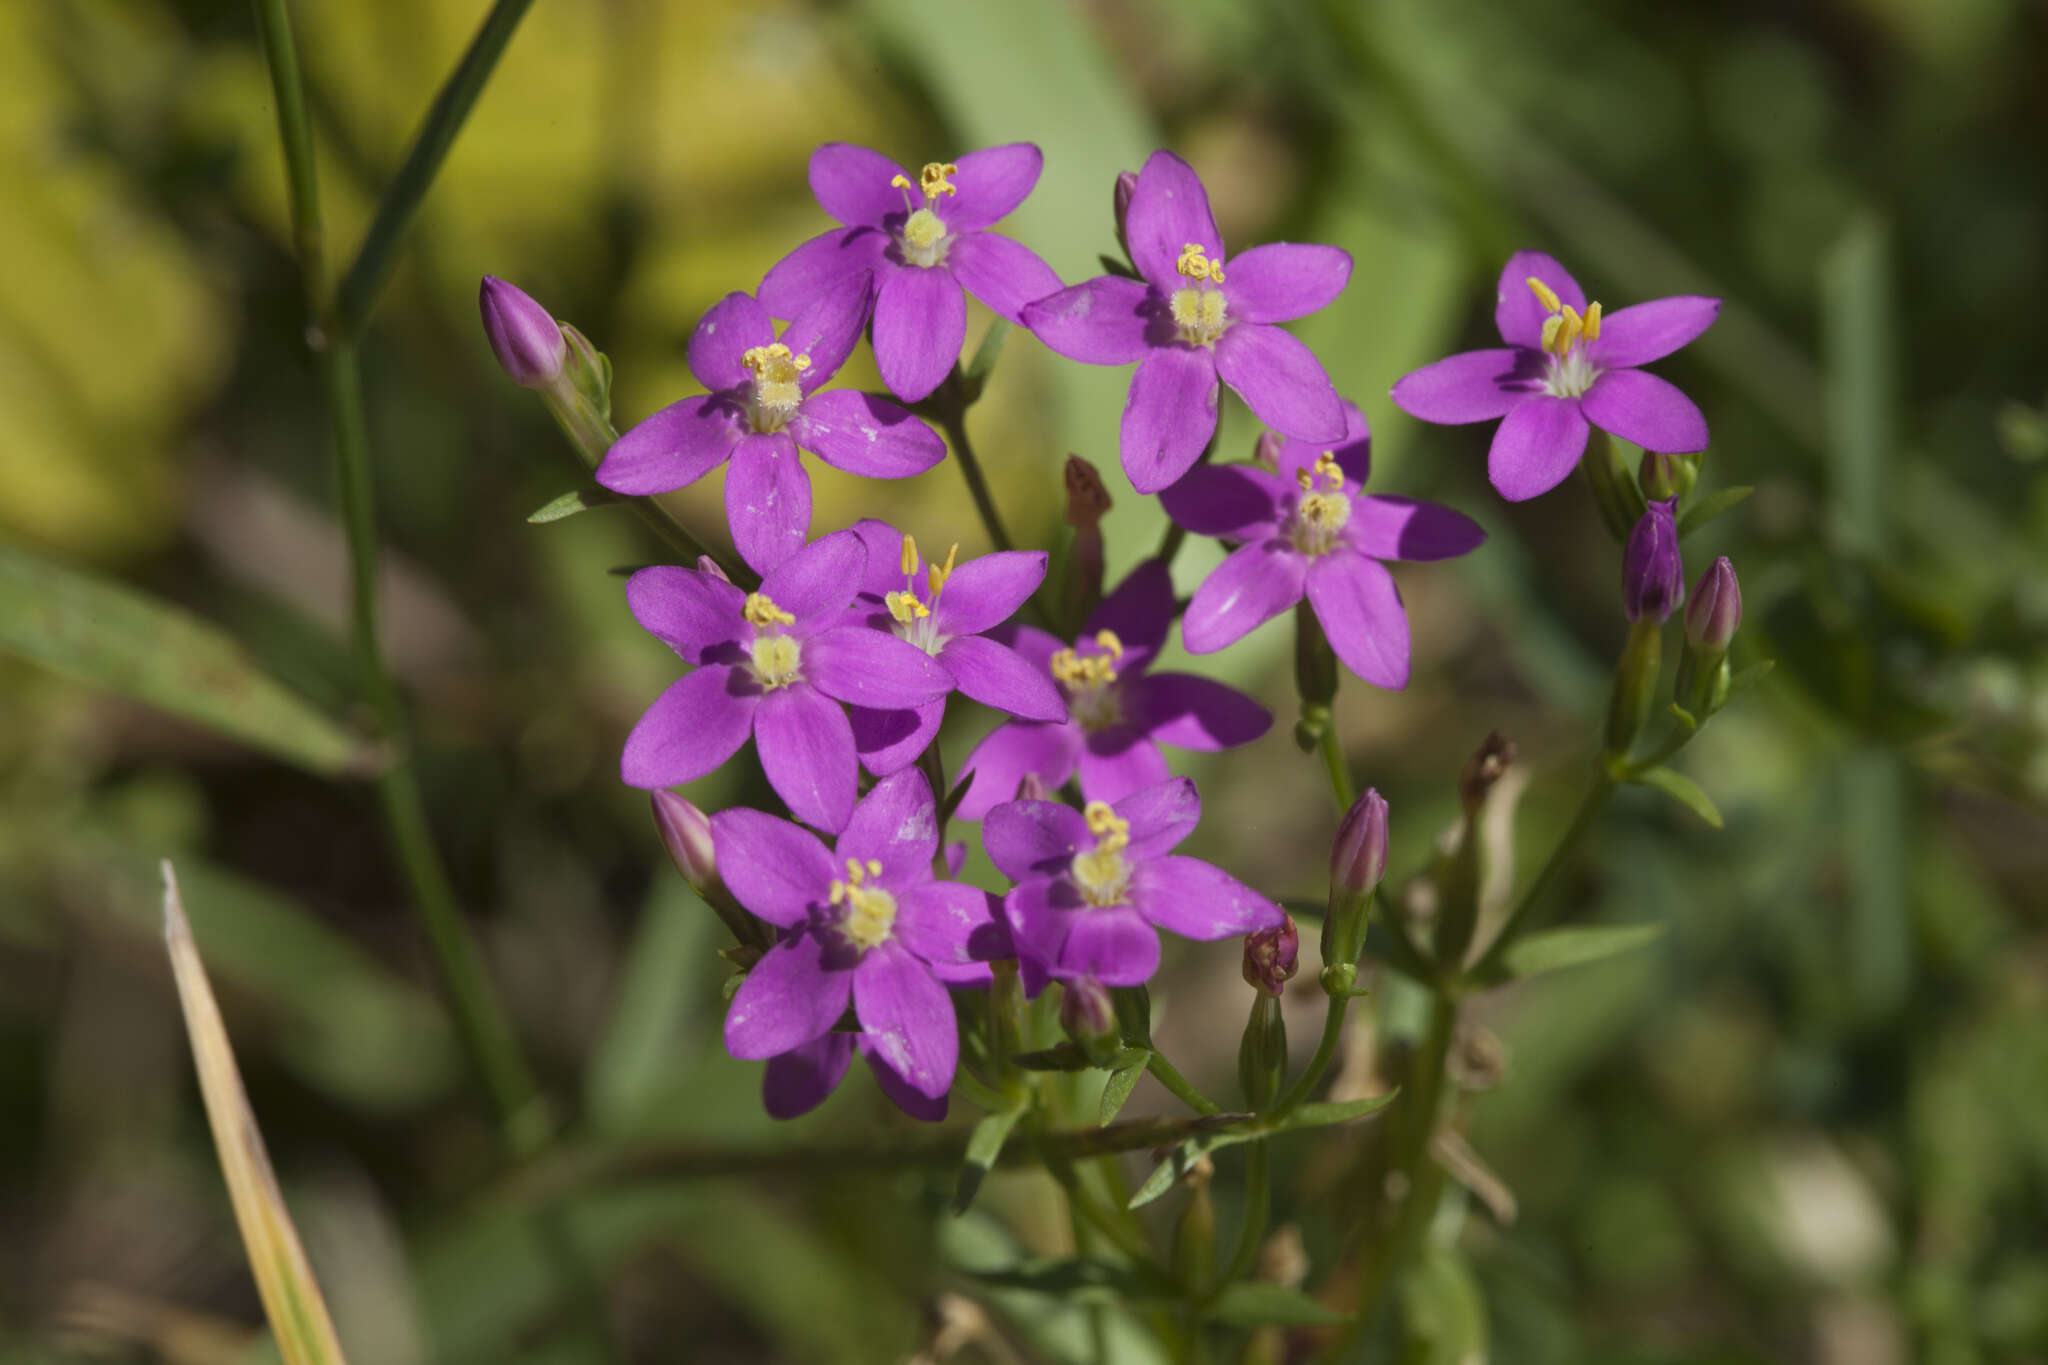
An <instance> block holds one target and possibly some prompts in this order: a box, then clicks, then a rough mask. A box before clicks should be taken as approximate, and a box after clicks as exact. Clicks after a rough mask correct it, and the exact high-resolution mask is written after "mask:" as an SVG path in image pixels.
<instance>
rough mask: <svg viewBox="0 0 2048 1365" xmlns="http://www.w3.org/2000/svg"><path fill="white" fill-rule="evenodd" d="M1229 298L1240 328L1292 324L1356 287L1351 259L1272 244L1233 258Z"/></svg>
mask: <svg viewBox="0 0 2048 1365" xmlns="http://www.w3.org/2000/svg"><path fill="white" fill-rule="evenodd" d="M1226 264H1227V267H1228V268H1227V270H1226V271H1225V274H1224V277H1223V294H1224V297H1225V298H1226V299H1228V300H1229V303H1230V316H1231V317H1233V318H1236V319H1237V320H1238V321H1239V322H1291V321H1293V320H1294V319H1295V318H1301V317H1307V316H1308V315H1309V314H1310V313H1313V312H1315V311H1316V310H1317V309H1319V308H1324V307H1327V306H1328V305H1329V304H1331V303H1332V302H1334V301H1335V300H1336V298H1337V296H1338V295H1339V294H1341V293H1343V292H1344V286H1345V285H1347V284H1349V283H1350V282H1351V253H1350V252H1348V251H1344V250H1341V249H1339V248H1337V247H1334V246H1315V245H1311V244H1309V243H1306V242H1268V243H1266V244H1265V245H1264V246H1255V247H1253V248H1252V249H1251V250H1249V251H1244V252H1240V253H1238V254H1237V255H1235V256H1232V257H1231V258H1230V260H1229V261H1228V262H1227V263H1226Z"/></svg>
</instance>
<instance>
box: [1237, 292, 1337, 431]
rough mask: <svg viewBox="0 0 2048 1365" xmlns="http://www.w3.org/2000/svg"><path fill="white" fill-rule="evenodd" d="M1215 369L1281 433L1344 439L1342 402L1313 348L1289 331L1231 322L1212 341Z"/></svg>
mask: <svg viewBox="0 0 2048 1365" xmlns="http://www.w3.org/2000/svg"><path fill="white" fill-rule="evenodd" d="M1216 373H1217V375H1218V376H1219V377H1220V378H1221V379H1222V380H1223V382H1224V383H1226V384H1228V385H1230V387H1231V388H1232V389H1234V390H1235V391H1236V392H1237V396H1238V397H1239V398H1242V399H1244V401H1245V403H1246V405H1247V406H1249V407H1250V408H1251V410H1252V415H1253V416H1255V417H1257V418H1258V419H1259V420H1260V421H1261V422H1264V423H1265V424H1266V425H1267V426H1269V427H1271V428H1273V430H1275V431H1277V432H1279V433H1280V434H1281V435H1283V436H1295V437H1299V438H1300V439H1301V440H1304V441H1322V442H1325V443H1327V444H1332V445H1334V444H1336V443H1337V442H1339V441H1341V440H1343V439H1344V401H1343V400H1342V399H1340V398H1339V397H1337V390H1336V387H1335V386H1334V385H1332V384H1331V383H1330V376H1329V375H1327V374H1325V373H1323V366H1322V362H1321V361H1319V360H1317V359H1316V355H1315V352H1314V351H1311V350H1310V349H1309V348H1308V346H1307V344H1306V343H1304V342H1302V341H1301V340H1299V339H1298V338H1296V337H1295V336H1293V335H1292V334H1291V333H1288V332H1283V331H1281V330H1280V329H1279V328H1278V327H1267V326H1263V325H1261V324H1259V323H1255V322H1240V323H1236V324H1234V325H1232V326H1231V327H1229V328H1227V329H1225V331H1224V333H1223V335H1222V336H1221V337H1218V338H1217V340H1216ZM1205 439H1206V438H1205Z"/></svg>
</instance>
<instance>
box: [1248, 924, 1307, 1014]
mask: <svg viewBox="0 0 2048 1365" xmlns="http://www.w3.org/2000/svg"><path fill="white" fill-rule="evenodd" d="M1300 956H1301V931H1300V930H1298V929H1296V928H1295V927H1294V916H1292V915H1286V914H1283V915H1282V916H1281V917H1280V923H1279V924H1277V925H1275V926H1274V927H1273V928H1271V929H1261V930H1259V931H1258V932H1256V933H1251V934H1246V935H1245V936H1244V979H1245V984H1247V985H1249V986H1255V987H1257V988H1258V990H1259V992H1260V993H1261V994H1263V995H1270V996H1272V997H1274V998H1275V999H1278V998H1279V996H1280V993H1281V992H1282V991H1284V990H1286V989H1287V983H1288V981H1290V980H1291V979H1293V976H1294V973H1295V972H1296V971H1297V970H1299V969H1300V965H1301V963H1300Z"/></svg>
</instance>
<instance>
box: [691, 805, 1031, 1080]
mask: <svg viewBox="0 0 2048 1365" xmlns="http://www.w3.org/2000/svg"><path fill="white" fill-rule="evenodd" d="M711 838H712V843H713V845H714V847H715V849H716V852H717V857H718V866H719V870H720V874H721V875H722V876H723V877H724V879H725V884H726V886H727V888H728V889H730V890H731V892H732V894H733V897H734V899H736V900H738V901H739V903H740V904H741V905H743V906H745V907H746V908H747V909H748V910H750V911H752V912H753V913H754V914H756V915H758V916H760V917H761V918H762V919H764V920H766V921H768V922H769V923H770V924H773V925H775V926H776V927H777V928H778V929H779V930H780V931H781V933H780V935H779V937H778V939H777V942H776V944H775V946H774V947H772V948H770V949H769V950H768V952H767V953H766V954H765V955H764V956H763V957H762V958H761V960H760V962H758V963H756V964H755V966H754V968H753V970H752V971H750V972H748V973H747V977H746V980H744V981H742V982H741V983H740V988H739V990H738V991H737V992H736V993H735V994H734V996H733V999H732V1006H731V1008H730V1009H729V1010H728V1011H727V1013H726V1016H725V1045H726V1050H727V1051H729V1052H730V1053H732V1055H733V1056H735V1057H738V1058H741V1059H743V1060H750V1061H763V1060H768V1059H771V1058H772V1059H776V1060H775V1061H773V1062H771V1065H770V1068H769V1072H768V1075H767V1077H766V1080H765V1082H764V1098H765V1099H766V1101H767V1106H768V1111H769V1112H770V1113H771V1114H775V1115H777V1116H778V1117H788V1116H790V1115H793V1114H799V1113H802V1112H803V1111H804V1110H806V1109H809V1108H810V1107H812V1106H813V1105H815V1104H816V1103H817V1102H818V1101H819V1100H821V1099H823V1098H824V1097H825V1095H826V1094H827V1093H829V1092H830V1091H831V1089H832V1087H833V1086H835V1085H837V1084H838V1083H839V1078H840V1076H841V1075H843V1074H844V1073H845V1070H846V1063H847V1061H848V1059H849V1057H850V1055H851V1052H852V1050H853V1043H852V1040H851V1039H850V1038H847V1035H834V1033H833V1029H834V1028H835V1026H837V1025H838V1023H839V1021H840V1018H841V1016H843V1015H844V1014H845V1013H846V1007H847V1004H848V1002H849V1001H850V1002H851V1003H852V1005H853V1013H854V1018H855V1019H856V1020H857V1021H858V1023H859V1025H860V1037H859V1048H860V1050H861V1052H862V1053H863V1054H864V1055H866V1056H867V1058H868V1060H869V1063H870V1064H871V1065H872V1066H873V1067H874V1069H875V1073H876V1076H877V1078H878V1079H879V1080H881V1082H882V1084H883V1088H884V1089H885V1090H886V1091H887V1092H888V1093H889V1094H890V1096H891V1098H893V1099H895V1100H896V1101H897V1103H899V1104H901V1105H902V1106H903V1107H904V1108H905V1109H906V1110H908V1111H909V1112H911V1113H912V1114H914V1115H916V1116H917V1117H919V1118H933V1119H936V1118H942V1117H944V1115H945V1096H946V1092H947V1091H948V1090H949V1089H950V1088H951V1087H952V1084H953V1068H954V1065H955V1063H956V1062H957V1061H958V1058H959V1036H958V1033H957V1029H956V1026H955V1024H954V1018H953V1002H952V1000H951V999H950V998H949V997H948V996H947V994H946V986H947V985H948V984H955V985H972V984H979V983H986V982H987V981H988V979H989V968H988V963H989V961H990V960H991V959H993V958H997V957H1007V956H1009V955H1010V954H1011V952H1012V951H1013V950H1012V948H1011V946H1010V937H1009V933H1008V930H1007V927H1006V926H1005V925H1004V924H1003V923H1002V921H1001V920H1000V918H998V917H997V915H996V914H995V913H994V911H995V906H994V898H993V897H991V896H990V895H989V894H988V893H987V892H984V891H981V890H978V889H977V888H975V887H971V886H964V885H961V884H959V883H957V882H942V881H937V880H935V879H934V878H933V876H932V857H933V855H934V854H936V853H937V852H938V848H939V830H938V818H937V812H936V810H935V809H934V807H933V801H932V790H931V785H930V784H929V783H928V782H926V781H925V777H924V774H923V773H921V772H918V771H917V770H916V769H914V768H912V769H906V770H904V771H903V772H900V773H897V774H896V775H895V776H894V777H889V778H885V779H883V780H882V781H881V782H879V783H877V784H876V785H875V788H874V790H873V791H871V792H869V793H868V794H867V795H866V796H865V797H863V798H862V799H861V802H860V804H859V805H858V806H856V807H854V809H853V814H852V816H851V818H850V819H849V820H848V821H847V824H846V831H845V833H843V834H841V835H840V836H839V839H838V842H837V844H836V845H835V846H834V847H833V848H832V849H830V850H828V849H826V847H825V845H824V844H823V843H822V842H821V841H820V840H819V839H818V837H817V836H816V835H814V834H812V833H811V832H810V831H808V830H805V829H802V828H800V827H798V826H796V825H793V824H791V823H790V822H789V821H787V820H779V819H777V818H775V817H774V816H772V815H766V814H763V813H762V812H760V811H755V810H729V811H721V812H720V813H719V814H717V815H714V816H712V817H711ZM838 1039H846V1041H837V1040H838Z"/></svg>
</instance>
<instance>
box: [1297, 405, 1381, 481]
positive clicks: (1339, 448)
mask: <svg viewBox="0 0 2048 1365" xmlns="http://www.w3.org/2000/svg"><path fill="white" fill-rule="evenodd" d="M1340 401H1341V402H1342V405H1343V408H1344V435H1343V436H1342V438H1340V439H1339V440H1337V441H1335V442H1331V441H1303V440H1300V439H1298V438H1296V437H1293V436H1284V437H1282V438H1281V440H1280V448H1279V450H1277V451H1275V452H1274V457H1273V466H1274V468H1275V469H1277V470H1278V471H1279V475H1280V480H1279V484H1278V486H1279V487H1280V488H1281V489H1284V490H1291V489H1293V488H1294V487H1296V486H1297V479H1298V477H1299V476H1300V474H1301V473H1302V472H1303V471H1305V470H1313V469H1314V468H1315V465H1316V460H1317V458H1318V457H1320V456H1321V455H1322V454H1323V453H1324V452H1325V451H1328V452H1329V454H1330V455H1331V457H1332V458H1334V459H1335V460H1336V461H1337V468H1339V469H1341V470H1343V471H1344V482H1345V484H1346V486H1347V487H1354V486H1356V485H1360V484H1363V483H1364V482H1365V481H1366V480H1367V479H1368V478H1370V477H1371V476H1372V428H1371V427H1369V426H1367V425H1366V422H1365V414H1364V413H1363V412H1361V411H1359V409H1358V405H1357V404H1355V403H1352V402H1350V401H1349V400H1340Z"/></svg>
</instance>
